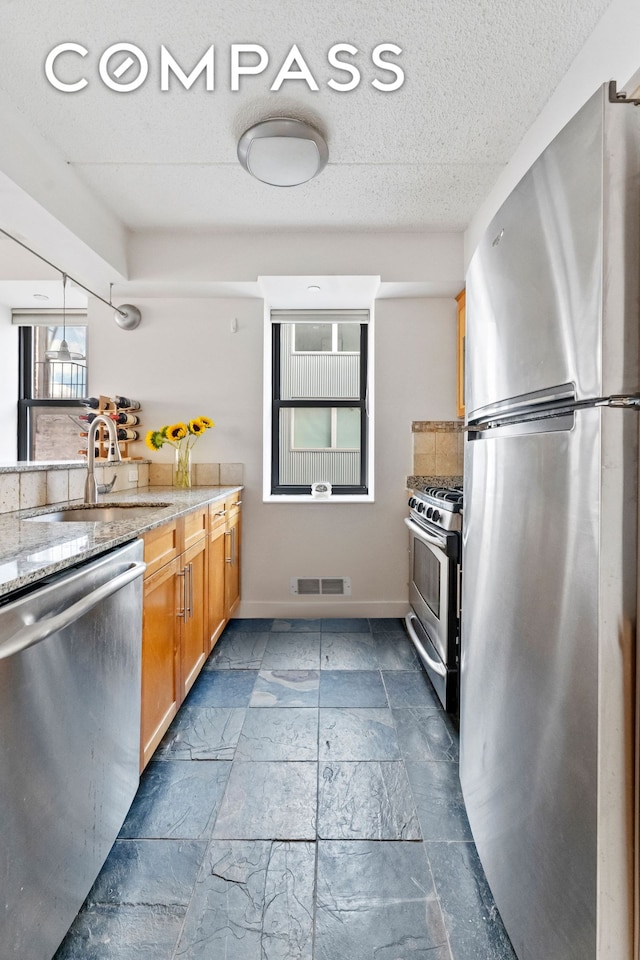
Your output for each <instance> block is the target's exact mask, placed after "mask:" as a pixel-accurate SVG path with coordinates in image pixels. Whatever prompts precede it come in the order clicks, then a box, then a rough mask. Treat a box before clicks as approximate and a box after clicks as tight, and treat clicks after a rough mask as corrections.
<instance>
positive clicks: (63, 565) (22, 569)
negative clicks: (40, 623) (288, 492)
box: [0, 484, 243, 598]
mask: <svg viewBox="0 0 640 960" xmlns="http://www.w3.org/2000/svg"><path fill="white" fill-rule="evenodd" d="M242 489H243V486H242V484H230V485H228V486H210V487H192V488H191V489H190V490H178V489H176V488H175V487H161V486H157V487H156V486H154V487H138V488H137V489H136V490H127V491H123V492H121V493H114V494H112V495H111V496H104V497H101V498H100V502H104V503H106V502H109V503H130V504H132V505H135V504H137V503H144V504H148V503H152V502H156V503H168V504H169V506H166V507H159V508H158V509H157V510H154V511H153V512H152V513H151V514H150V515H149V517H144V518H140V517H133V518H131V519H129V520H117V521H108V522H105V521H90V522H82V521H78V522H73V523H56V522H48V523H38V522H37V521H34V520H32V519H30V518H33V517H37V516H40V515H42V514H46V513H52V512H55V511H58V510H64V509H67V508H69V507H77V506H79V505H81V504H82V500H68V501H64V502H61V503H55V504H48V505H47V506H46V507H39V508H37V509H30V510H17V511H15V512H13V513H5V514H0V598H3V597H6V596H7V595H8V594H11V593H12V592H14V591H16V590H21V589H23V588H24V587H28V586H29V585H30V584H36V583H37V582H38V581H39V580H42V579H44V578H45V577H49V576H51V575H52V574H54V573H58V572H60V571H62V570H66V569H68V568H69V567H73V566H75V565H76V564H78V563H82V562H83V561H85V560H90V559H91V558H92V557H96V556H98V555H99V554H101V553H105V552H106V551H108V550H111V549H113V548H114V547H117V546H120V545H121V544H124V543H127V542H129V541H131V540H136V539H137V538H138V537H140V536H141V535H142V534H143V533H146V532H147V531H149V530H153V529H154V528H155V527H160V526H162V525H163V524H165V523H169V522H171V521H172V520H175V519H177V518H178V517H181V516H183V515H184V514H186V513H189V512H190V511H191V510H195V509H197V508H198V507H200V506H202V505H204V504H209V503H215V502H216V501H217V500H223V499H224V498H225V497H227V496H229V495H230V494H232V493H235V492H236V491H238V490H242ZM79 512H81V511H79Z"/></svg>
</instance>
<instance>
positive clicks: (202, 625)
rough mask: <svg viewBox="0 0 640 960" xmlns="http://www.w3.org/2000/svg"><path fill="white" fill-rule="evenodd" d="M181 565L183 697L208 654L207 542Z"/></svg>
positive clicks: (182, 559)
mask: <svg viewBox="0 0 640 960" xmlns="http://www.w3.org/2000/svg"><path fill="white" fill-rule="evenodd" d="M179 562H180V565H181V568H182V580H183V593H184V598H183V599H184V607H183V608H182V609H183V610H184V613H183V617H182V619H181V621H180V623H181V643H180V660H181V664H180V674H181V678H182V681H181V682H182V696H183V697H184V696H186V694H187V693H188V691H189V690H190V689H191V686H192V684H193V682H194V680H195V679H196V677H197V676H198V673H199V672H200V669H201V667H202V665H203V663H204V661H205V660H206V658H207V656H208V654H209V637H208V621H209V610H208V605H207V541H206V539H201V540H199V541H198V542H197V543H196V544H194V546H193V547H191V549H189V550H186V551H185V552H184V553H183V554H182V555H181V557H180V558H179Z"/></svg>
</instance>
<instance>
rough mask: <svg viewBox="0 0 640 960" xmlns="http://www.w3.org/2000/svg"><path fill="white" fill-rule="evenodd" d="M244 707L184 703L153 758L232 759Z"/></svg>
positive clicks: (244, 710)
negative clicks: (202, 705) (203, 705)
mask: <svg viewBox="0 0 640 960" xmlns="http://www.w3.org/2000/svg"><path fill="white" fill-rule="evenodd" d="M245 713H246V707H198V706H187V705H185V706H184V707H183V708H182V710H180V711H179V712H178V715H177V716H176V718H175V720H174V721H173V723H172V724H171V726H170V727H169V729H168V730H167V732H166V733H165V735H164V737H163V739H162V741H161V743H160V745H159V746H158V749H157V750H156V752H155V753H154V755H153V759H154V760H233V755H234V752H235V749H236V744H237V742H238V737H239V736H240V731H241V730H242V724H243V722H244V715H245Z"/></svg>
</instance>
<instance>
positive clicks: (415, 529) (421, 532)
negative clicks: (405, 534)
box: [404, 517, 447, 550]
mask: <svg viewBox="0 0 640 960" xmlns="http://www.w3.org/2000/svg"><path fill="white" fill-rule="evenodd" d="M404 522H405V523H406V525H407V526H408V527H409V530H410V531H411V533H413V534H415V536H416V537H419V538H420V539H421V540H423V541H424V542H425V543H430V544H431V546H432V547H440V549H441V550H444V548H445V547H446V545H447V542H446V540H444V541H443V540H442V539H441V538H440V537H436V536H435V535H434V534H432V533H429V532H428V531H427V530H425V529H424V527H421V526H419V525H418V524H417V523H414V522H413V520H411V519H410V517H405V518H404Z"/></svg>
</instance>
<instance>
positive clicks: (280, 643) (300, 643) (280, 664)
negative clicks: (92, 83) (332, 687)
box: [262, 631, 320, 670]
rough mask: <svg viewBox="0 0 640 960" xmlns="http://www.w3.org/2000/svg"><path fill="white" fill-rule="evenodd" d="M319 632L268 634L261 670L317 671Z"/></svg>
mask: <svg viewBox="0 0 640 960" xmlns="http://www.w3.org/2000/svg"><path fill="white" fill-rule="evenodd" d="M319 668H320V631H318V632H317V633H295V632H293V633H275V632H274V631H272V632H271V633H270V634H269V639H268V641H267V646H266V649H265V651H264V656H263V658H262V669H263V670H318V669H319Z"/></svg>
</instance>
